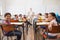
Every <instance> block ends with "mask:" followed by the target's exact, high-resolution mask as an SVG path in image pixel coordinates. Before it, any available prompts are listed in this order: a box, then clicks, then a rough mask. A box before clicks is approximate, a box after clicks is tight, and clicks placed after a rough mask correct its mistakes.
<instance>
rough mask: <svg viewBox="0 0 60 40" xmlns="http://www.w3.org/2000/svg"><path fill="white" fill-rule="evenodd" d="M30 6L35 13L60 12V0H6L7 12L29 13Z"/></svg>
mask: <svg viewBox="0 0 60 40" xmlns="http://www.w3.org/2000/svg"><path fill="white" fill-rule="evenodd" d="M29 8H32V9H33V11H34V12H35V13H39V12H41V13H45V12H55V13H56V12H58V13H60V0H6V12H11V13H12V14H13V15H14V14H20V13H22V14H27V12H28V10H29Z"/></svg>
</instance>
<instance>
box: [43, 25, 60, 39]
mask: <svg viewBox="0 0 60 40" xmlns="http://www.w3.org/2000/svg"><path fill="white" fill-rule="evenodd" d="M46 32H47V33H45V34H44V35H43V38H44V40H45V39H52V38H48V33H60V25H59V26H53V27H52V30H51V31H49V30H48V28H47V29H46ZM55 37H56V39H57V36H55ZM54 39H55V38H54Z"/></svg>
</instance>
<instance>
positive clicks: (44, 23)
mask: <svg viewBox="0 0 60 40" xmlns="http://www.w3.org/2000/svg"><path fill="white" fill-rule="evenodd" d="M48 24H49V22H38V23H36V25H48ZM59 25H60V23H59Z"/></svg>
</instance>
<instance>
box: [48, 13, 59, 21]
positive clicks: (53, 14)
mask: <svg viewBox="0 0 60 40" xmlns="http://www.w3.org/2000/svg"><path fill="white" fill-rule="evenodd" d="M49 14H51V15H52V16H53V17H55V18H56V21H57V22H58V19H57V17H56V15H55V13H54V12H51V13H49Z"/></svg>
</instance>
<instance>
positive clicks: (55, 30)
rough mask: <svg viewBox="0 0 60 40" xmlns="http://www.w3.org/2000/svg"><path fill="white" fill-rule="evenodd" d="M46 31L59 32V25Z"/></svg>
mask: <svg viewBox="0 0 60 40" xmlns="http://www.w3.org/2000/svg"><path fill="white" fill-rule="evenodd" d="M48 32H49V33H60V25H59V26H53V27H52V30H51V31H49V30H48Z"/></svg>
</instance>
